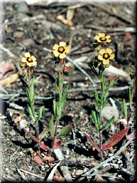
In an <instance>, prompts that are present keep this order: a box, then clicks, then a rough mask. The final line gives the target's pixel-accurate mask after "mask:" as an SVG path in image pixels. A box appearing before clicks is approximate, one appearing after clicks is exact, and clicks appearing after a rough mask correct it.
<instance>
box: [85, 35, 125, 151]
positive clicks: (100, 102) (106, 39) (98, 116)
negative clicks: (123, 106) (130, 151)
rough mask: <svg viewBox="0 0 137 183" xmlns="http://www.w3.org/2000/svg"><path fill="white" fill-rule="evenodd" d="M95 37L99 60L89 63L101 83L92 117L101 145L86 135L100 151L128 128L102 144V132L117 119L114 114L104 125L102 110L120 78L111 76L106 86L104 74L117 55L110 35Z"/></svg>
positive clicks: (96, 93)
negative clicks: (108, 44)
mask: <svg viewBox="0 0 137 183" xmlns="http://www.w3.org/2000/svg"><path fill="white" fill-rule="evenodd" d="M94 38H95V39H96V41H95V42H94V44H93V45H94V47H95V49H96V50H97V56H96V60H97V61H95V62H92V61H90V62H88V61H87V64H88V66H89V67H90V68H91V70H92V71H93V72H94V74H95V75H96V76H97V77H98V79H99V80H100V85H101V94H100V96H99V95H98V92H97V90H94V96H95V101H96V104H97V105H96V106H95V104H92V109H91V114H92V118H93V120H94V123H95V127H96V130H97V132H98V133H99V147H98V146H97V145H96V144H95V143H94V142H93V141H92V140H91V138H90V137H89V136H88V135H87V134H85V136H86V137H87V138H88V139H89V140H90V142H91V143H92V145H93V146H94V148H96V149H97V150H98V151H103V150H106V149H108V148H110V147H112V146H114V145H115V144H116V143H118V142H119V141H120V140H121V139H122V138H123V137H124V136H125V134H126V133H127V131H128V128H126V129H124V130H122V131H120V132H117V133H116V134H114V135H113V136H112V137H111V138H110V139H109V140H108V141H107V142H106V143H105V144H103V145H102V132H103V131H104V130H106V129H107V128H108V127H109V126H110V125H111V124H112V123H113V122H114V119H115V117H114V116H113V117H112V118H111V119H110V120H109V121H108V123H107V124H105V125H104V124H103V120H102V110H103V108H104V107H105V105H106V104H107V102H108V98H107V96H108V90H109V89H110V88H111V87H112V86H113V85H114V84H115V83H116V82H117V81H118V79H116V77H109V82H110V83H109V85H108V86H106V81H105V77H104V76H103V72H104V70H105V68H107V67H109V60H111V59H114V56H115V55H114V53H113V50H112V49H110V48H107V43H110V42H111V39H110V36H105V34H104V33H99V34H98V35H96V36H95V37H94Z"/></svg>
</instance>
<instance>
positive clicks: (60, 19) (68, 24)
mask: <svg viewBox="0 0 137 183" xmlns="http://www.w3.org/2000/svg"><path fill="white" fill-rule="evenodd" d="M57 20H59V21H61V22H62V23H63V24H65V25H67V26H68V27H72V26H73V22H72V21H71V20H67V19H65V18H64V16H63V15H58V16H57Z"/></svg>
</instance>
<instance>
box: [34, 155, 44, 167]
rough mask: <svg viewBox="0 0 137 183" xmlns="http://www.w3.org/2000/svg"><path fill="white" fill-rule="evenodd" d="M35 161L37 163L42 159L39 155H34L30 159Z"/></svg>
mask: <svg viewBox="0 0 137 183" xmlns="http://www.w3.org/2000/svg"><path fill="white" fill-rule="evenodd" d="M32 160H33V161H34V162H35V163H37V165H39V164H40V163H42V160H41V158H40V157H39V156H35V157H33V159H32Z"/></svg>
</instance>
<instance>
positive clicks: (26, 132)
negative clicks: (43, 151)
mask: <svg viewBox="0 0 137 183" xmlns="http://www.w3.org/2000/svg"><path fill="white" fill-rule="evenodd" d="M22 129H23V130H24V131H25V132H26V133H27V134H28V135H29V136H30V137H31V138H32V139H33V140H34V141H35V142H38V140H37V139H36V138H35V137H34V136H33V135H31V133H29V132H28V131H27V130H26V129H25V128H22Z"/></svg>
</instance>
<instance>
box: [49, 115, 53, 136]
mask: <svg viewBox="0 0 137 183" xmlns="http://www.w3.org/2000/svg"><path fill="white" fill-rule="evenodd" d="M49 131H50V134H51V137H54V126H53V115H52V116H51V119H50V121H49Z"/></svg>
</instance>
